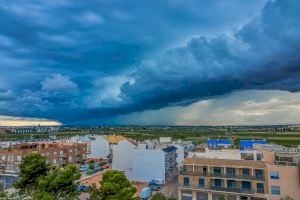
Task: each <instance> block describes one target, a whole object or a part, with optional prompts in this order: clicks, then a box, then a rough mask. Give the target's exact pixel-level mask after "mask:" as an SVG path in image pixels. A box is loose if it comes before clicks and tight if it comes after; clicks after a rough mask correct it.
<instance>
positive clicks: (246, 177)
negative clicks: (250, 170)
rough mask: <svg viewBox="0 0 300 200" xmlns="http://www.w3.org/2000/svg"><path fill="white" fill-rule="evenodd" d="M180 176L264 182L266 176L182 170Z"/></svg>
mask: <svg viewBox="0 0 300 200" xmlns="http://www.w3.org/2000/svg"><path fill="white" fill-rule="evenodd" d="M180 175H190V176H206V177H216V178H229V179H246V180H261V181H264V180H265V177H264V176H250V175H237V174H224V173H213V172H211V173H208V172H201V171H194V172H193V171H187V170H184V169H182V170H180Z"/></svg>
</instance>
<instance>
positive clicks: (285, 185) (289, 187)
mask: <svg viewBox="0 0 300 200" xmlns="http://www.w3.org/2000/svg"><path fill="white" fill-rule="evenodd" d="M271 171H277V172H279V179H278V180H273V179H270V172H271ZM268 179H269V191H270V199H271V200H279V199H280V198H283V197H285V196H287V195H289V196H290V197H292V198H293V199H294V200H297V199H299V198H300V182H299V172H298V167H296V166H278V165H268ZM272 185H273V186H280V196H274V195H271V186H272Z"/></svg>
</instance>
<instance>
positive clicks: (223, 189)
mask: <svg viewBox="0 0 300 200" xmlns="http://www.w3.org/2000/svg"><path fill="white" fill-rule="evenodd" d="M179 186H180V187H182V188H186V189H198V190H214V191H221V192H232V193H239V194H255V193H256V191H254V190H252V189H247V188H228V187H219V186H207V187H199V186H198V185H183V184H179ZM257 193H259V192H257ZM260 193H263V192H260Z"/></svg>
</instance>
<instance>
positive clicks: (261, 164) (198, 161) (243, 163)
mask: <svg viewBox="0 0 300 200" xmlns="http://www.w3.org/2000/svg"><path fill="white" fill-rule="evenodd" d="M184 164H188V165H193V164H194V165H202V166H218V167H222V166H233V167H257V168H265V167H266V162H265V161H255V160H229V159H215V158H214V159H210V158H186V159H184Z"/></svg>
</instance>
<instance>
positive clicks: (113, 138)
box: [104, 135, 126, 144]
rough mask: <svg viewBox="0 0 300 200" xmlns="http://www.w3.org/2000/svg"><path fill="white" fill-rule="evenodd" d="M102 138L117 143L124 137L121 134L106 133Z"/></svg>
mask: <svg viewBox="0 0 300 200" xmlns="http://www.w3.org/2000/svg"><path fill="white" fill-rule="evenodd" d="M104 139H105V140H107V141H108V142H109V143H110V144H118V143H119V142H120V141H121V140H124V139H126V138H125V137H123V136H122V135H106V136H104Z"/></svg>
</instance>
